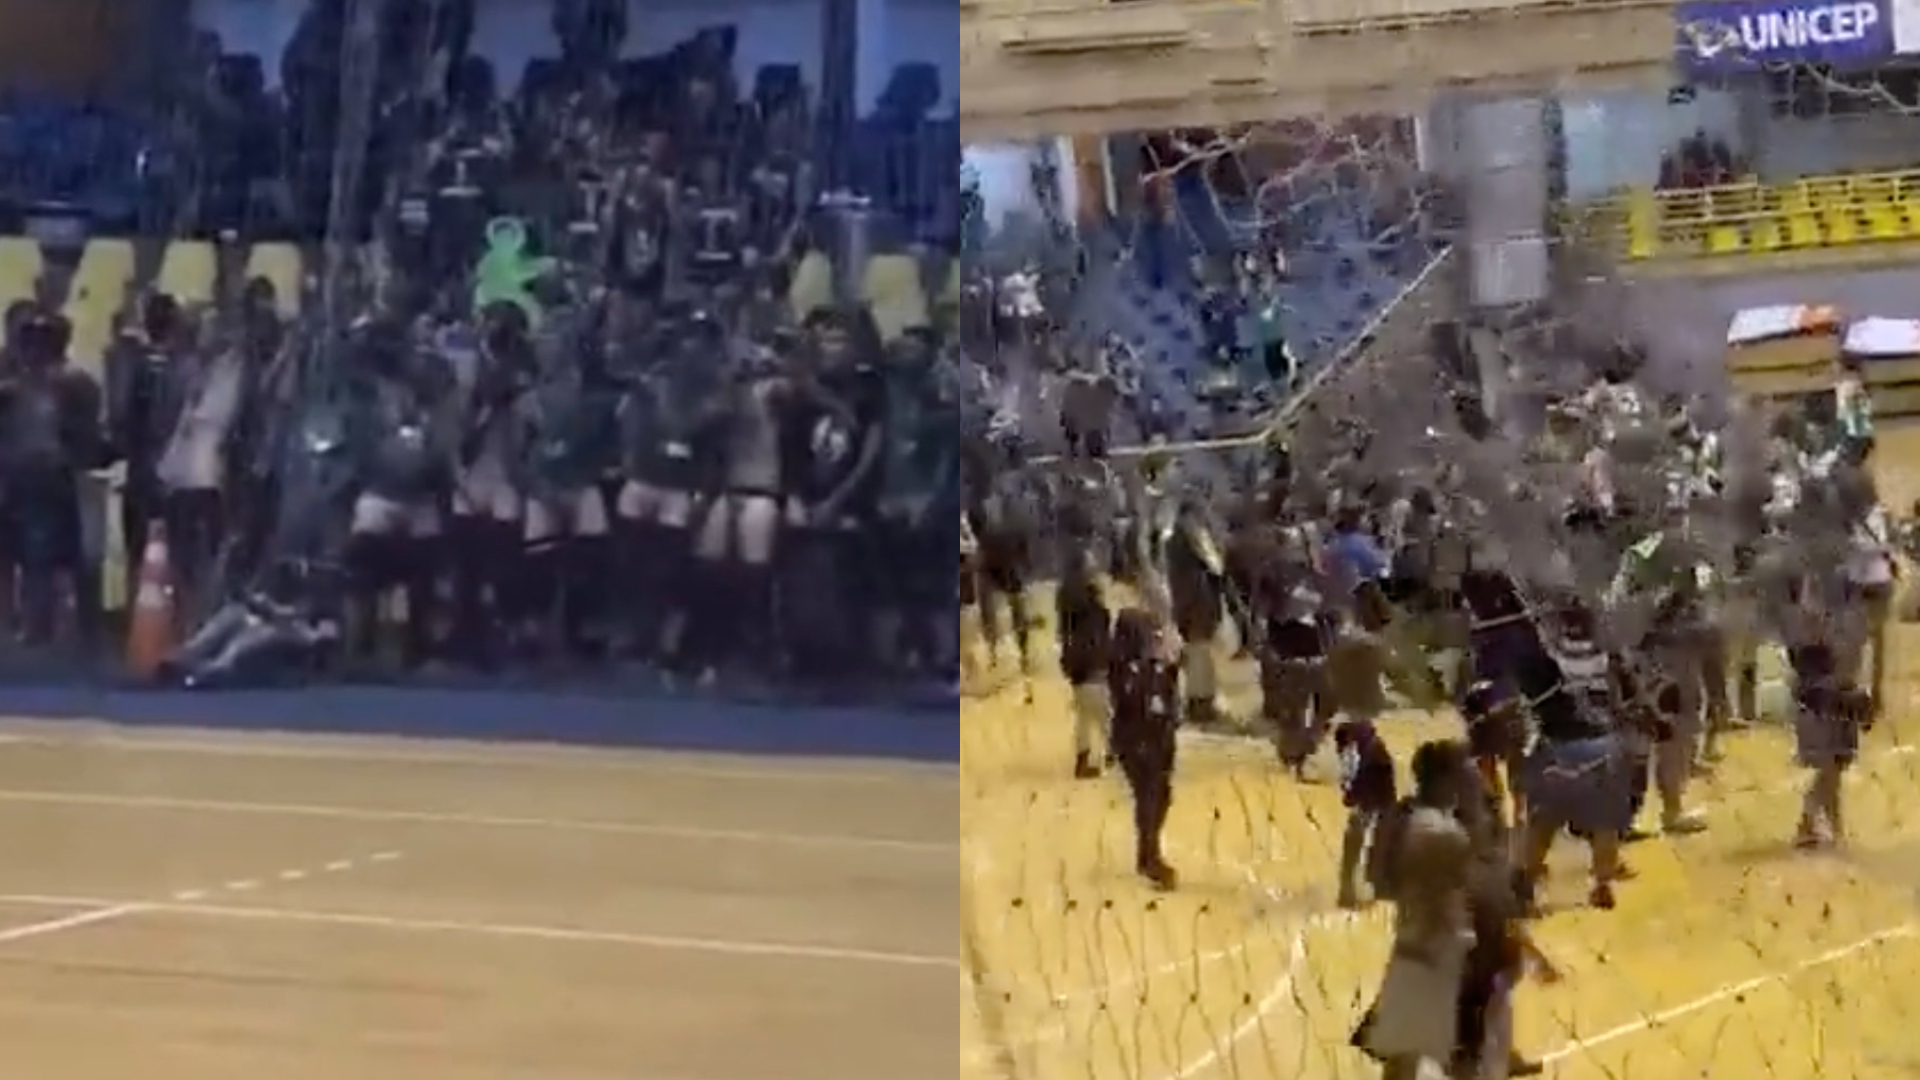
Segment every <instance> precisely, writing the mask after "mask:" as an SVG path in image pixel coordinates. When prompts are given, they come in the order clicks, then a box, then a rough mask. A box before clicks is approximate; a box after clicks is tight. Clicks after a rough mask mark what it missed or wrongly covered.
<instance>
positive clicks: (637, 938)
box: [0, 893, 960, 970]
mask: <svg viewBox="0 0 1920 1080" xmlns="http://www.w3.org/2000/svg"><path fill="white" fill-rule="evenodd" d="M0 904H21V905H40V906H50V907H75V908H82V907H84V908H93V909H103V910H104V909H111V908H116V907H124V906H128V905H126V904H124V903H123V902H122V901H118V900H109V899H104V898H101V897H97V896H57V895H47V894H43V893H8V894H0ZM133 906H136V907H138V908H139V909H140V910H141V911H142V912H144V913H146V914H155V915H162V914H170V915H187V916H199V917H204V918H209V919H225V920H230V921H235V922H282V923H305V924H311V925H331V926H355V927H364V928H366V929H371V930H389V931H395V932H399V933H416V934H467V935H472V936H481V937H499V938H525V939H530V940H536V941H568V942H582V943H596V944H603V945H631V946H634V947H636V948H643V949H657V950H662V951H668V950H671V951H677V952H709V953H723V954H728V955H733V956H759V957H774V958H781V959H790V960H832V961H841V962H847V963H864V964H882V965H888V966H893V967H924V968H941V969H945V970H955V969H958V968H959V967H960V960H959V958H958V957H952V956H936V955H933V954H930V953H911V952H895V951H891V950H885V949H857V948H851V947H842V946H837V945H804V944H794V943H786V942H777V941H735V940H728V939H725V938H705V937H682V936H679V935H674V934H643V933H630V932H625V931H618V930H588V929H581V928H577V927H566V926H529V925H524V924H516V923H490V922H468V921H461V920H453V919H415V918H408V917H406V916H399V915H369V914H360V913H355V912H347V911H314V910H307V909H302V908H271V907H241V906H235V905H230V904H206V903H176V902H156V903H150V904H139V905H133Z"/></svg>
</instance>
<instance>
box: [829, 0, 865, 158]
mask: <svg viewBox="0 0 1920 1080" xmlns="http://www.w3.org/2000/svg"><path fill="white" fill-rule="evenodd" d="M860 3H861V0H820V46H821V54H822V55H821V57H820V116H819V121H820V137H821V142H822V147H821V149H822V153H821V155H820V167H821V170H822V172H823V173H824V176H823V179H824V180H825V182H826V187H827V189H828V190H832V189H834V188H843V187H848V186H851V185H852V184H853V180H854V165H855V154H856V148H855V146H854V139H855V137H856V135H857V134H858V131H859V124H860V111H859V82H860V51H861V41H860Z"/></svg>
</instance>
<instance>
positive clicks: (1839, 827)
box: [1787, 612, 1873, 850]
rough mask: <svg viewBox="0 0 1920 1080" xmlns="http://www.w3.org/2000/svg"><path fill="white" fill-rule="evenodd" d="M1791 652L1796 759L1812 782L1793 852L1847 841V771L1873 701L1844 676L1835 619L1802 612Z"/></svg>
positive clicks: (1869, 719)
mask: <svg viewBox="0 0 1920 1080" xmlns="http://www.w3.org/2000/svg"><path fill="white" fill-rule="evenodd" d="M1798 614H1799V615H1800V617H1799V618H1797V619H1796V620H1795V622H1796V623H1798V625H1797V626H1795V627H1793V629H1794V631H1795V633H1794V638H1795V640H1790V641H1789V642H1788V646H1787V666H1788V669H1789V672H1790V678H1791V686H1792V690H1793V705H1794V717H1793V733H1794V743H1795V751H1796V756H1797V758H1798V760H1799V762H1800V765H1801V766H1802V767H1803V768H1805V769H1807V770H1808V771H1809V772H1810V773H1811V774H1812V777H1811V779H1810V780H1809V781H1808V784H1807V790H1806V793H1805V794H1804V795H1803V796H1802V798H1801V803H1800V823H1799V827H1798V828H1797V829H1796V830H1795V832H1794V838H1793V843H1794V846H1795V847H1797V848H1800V849H1802V850H1807V849H1812V848H1816V847H1820V846H1822V845H1825V844H1833V845H1839V844H1842V843H1844V842H1845V840H1846V818H1845V815H1844V813H1843V809H1842V805H1841V798H1842V792H1843V790H1844V785H1843V780H1844V779H1845V777H1846V773H1847V770H1848V769H1849V768H1851V767H1852V765H1853V761H1854V759H1855V758H1856V757H1857V756H1858V755H1859V753H1860V733H1861V732H1862V731H1864V730H1866V729H1867V728H1869V727H1871V726H1872V722H1873V702H1872V697H1871V696H1870V695H1869V694H1867V693H1866V692H1865V691H1863V690H1861V689H1860V688H1859V687H1857V686H1855V685H1854V684H1853V680H1852V678H1850V677H1849V674H1848V673H1845V672H1843V671H1842V670H1841V667H1840V664H1839V661H1838V655H1839V653H1838V650H1837V649H1836V648H1835V647H1834V645H1833V643H1832V638H1833V636H1834V630H1835V627H1834V626H1833V625H1832V621H1831V616H1827V617H1822V616H1820V615H1815V614H1810V613H1805V612H1801V613H1798Z"/></svg>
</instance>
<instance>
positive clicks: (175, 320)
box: [106, 293, 192, 596]
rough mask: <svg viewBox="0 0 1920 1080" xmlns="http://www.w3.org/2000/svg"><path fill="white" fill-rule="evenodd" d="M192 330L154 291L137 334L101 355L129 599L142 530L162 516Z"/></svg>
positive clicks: (169, 301) (175, 304) (143, 542)
mask: <svg viewBox="0 0 1920 1080" xmlns="http://www.w3.org/2000/svg"><path fill="white" fill-rule="evenodd" d="M191 337H192V330H191V328H190V326H189V325H188V322H187V319H186V317H185V316H184V315H183V314H182V313H181V311H180V305H179V303H178V302H176V301H175V300H174V298H173V297H171V296H168V295H166V294H165V293H157V294H154V295H152V296H149V297H147V298H146V299H145V300H144V301H143V302H142V303H141V308H140V326H139V332H138V333H129V334H126V335H123V336H122V337H121V338H120V340H119V341H117V342H115V343H114V346H113V348H112V350H111V351H109V352H108V354H107V363H106V378H107V434H108V437H109V438H110V439H111V440H112V443H113V448H114V452H115V453H116V454H117V455H118V456H119V457H120V458H121V459H122V460H123V461H125V462H126V483H125V484H124V485H123V486H122V488H121V493H120V535H121V537H122V544H123V546H124V547H125V550H126V552H127V555H128V558H127V568H126V569H127V582H126V588H127V590H128V591H127V594H126V595H128V596H131V595H133V588H134V585H135V584H136V581H135V579H136V576H137V575H138V574H139V569H140V568H139V563H140V554H141V553H142V552H144V551H145V550H146V547H147V531H148V529H149V528H150V527H151V526H152V524H153V523H154V522H156V521H158V520H160V518H161V515H162V514H163V513H164V511H165V505H164V504H165V500H166V489H165V487H164V486H163V485H162V484H161V483H160V471H159V470H160V456H161V454H163V453H164V452H165V451H166V448H167V441H168V440H169V439H171V438H172V436H173V429H174V426H175V425H176V424H177V423H178V421H179V416H180V408H181V405H182V395H181V387H180V385H179V380H178V379H177V378H176V377H175V374H174V368H175V367H176V366H177V365H178V363H179V361H180V359H181V357H182V356H183V355H184V353H185V351H186V349H187V345H188V342H189V341H190V340H191Z"/></svg>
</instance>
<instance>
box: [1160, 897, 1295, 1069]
mask: <svg viewBox="0 0 1920 1080" xmlns="http://www.w3.org/2000/svg"><path fill="white" fill-rule="evenodd" d="M1314 921H1318V920H1314ZM1311 926H1312V922H1309V924H1308V926H1303V927H1301V928H1300V929H1299V930H1297V931H1295V932H1294V935H1293V942H1292V944H1291V945H1289V946H1288V948H1287V966H1286V970H1284V971H1282V972H1281V973H1280V977H1279V978H1278V979H1275V980H1274V982H1273V985H1272V986H1270V987H1268V988H1267V992H1266V993H1265V994H1264V995H1262V996H1261V998H1260V1000H1259V1001H1258V1002H1256V1003H1255V1004H1254V1006H1253V1012H1251V1013H1249V1014H1247V1018H1246V1019H1245V1020H1242V1021H1240V1023H1239V1024H1237V1025H1235V1026H1234V1029H1233V1030H1232V1031H1229V1032H1227V1036H1226V1038H1224V1039H1221V1040H1219V1041H1218V1042H1215V1043H1214V1044H1213V1045H1212V1046H1211V1047H1208V1048H1207V1050H1206V1052H1205V1053H1202V1054H1201V1055H1200V1056H1198V1057H1196V1058H1194V1059H1192V1060H1191V1061H1188V1062H1187V1063H1186V1064H1184V1065H1181V1066H1180V1067H1178V1068H1176V1069H1175V1070H1174V1071H1173V1072H1171V1073H1168V1074H1167V1075H1166V1076H1165V1077H1164V1078H1163V1080H1193V1078H1194V1077H1196V1076H1199V1075H1201V1074H1203V1073H1206V1072H1208V1071H1210V1070H1212V1069H1213V1067H1214V1066H1216V1065H1218V1064H1220V1063H1221V1062H1222V1061H1223V1060H1224V1059H1225V1058H1226V1056H1227V1055H1228V1054H1230V1053H1232V1052H1233V1048H1234V1047H1236V1046H1239V1045H1240V1043H1241V1042H1242V1041H1243V1040H1245V1039H1246V1037H1247V1036H1248V1035H1251V1034H1253V1033H1254V1032H1255V1031H1256V1030H1258V1029H1259V1027H1260V1025H1261V1024H1264V1023H1266V1021H1267V1014H1268V1013H1271V1012H1272V1011H1273V1010H1274V1009H1276V1008H1278V1007H1279V1005H1280V1002H1281V1001H1283V1000H1285V999H1286V998H1288V997H1290V996H1292V994H1293V981H1294V979H1295V978H1297V977H1298V976H1299V974H1300V968H1301V967H1302V966H1304V965H1305V964H1306V961H1307V933H1308V931H1309V930H1310V929H1311Z"/></svg>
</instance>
